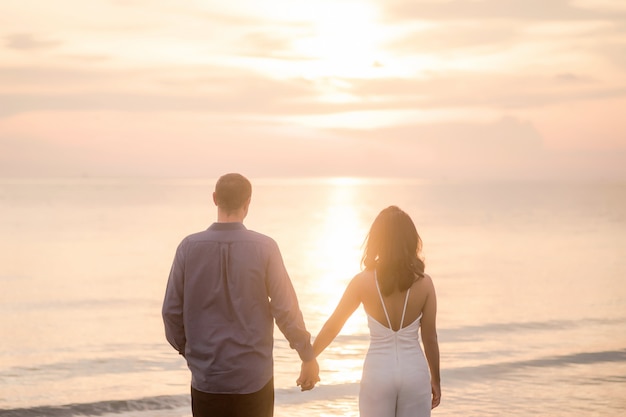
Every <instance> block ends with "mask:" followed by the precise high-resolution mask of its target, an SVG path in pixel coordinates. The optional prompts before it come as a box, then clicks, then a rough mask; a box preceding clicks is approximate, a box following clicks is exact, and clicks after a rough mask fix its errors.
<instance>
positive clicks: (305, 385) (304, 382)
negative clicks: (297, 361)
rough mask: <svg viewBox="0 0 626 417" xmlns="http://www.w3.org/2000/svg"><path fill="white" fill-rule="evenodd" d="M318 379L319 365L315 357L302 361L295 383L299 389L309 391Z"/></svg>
mask: <svg viewBox="0 0 626 417" xmlns="http://www.w3.org/2000/svg"><path fill="white" fill-rule="evenodd" d="M319 381H320V367H319V365H318V364H317V360H316V359H312V360H310V361H306V362H304V361H303V362H302V366H301V367H300V377H299V378H298V380H297V381H296V384H298V386H299V387H300V390H301V391H309V390H312V389H313V388H314V387H315V384H316V383H318V382H319Z"/></svg>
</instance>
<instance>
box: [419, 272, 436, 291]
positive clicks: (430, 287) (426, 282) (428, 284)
mask: <svg viewBox="0 0 626 417" xmlns="http://www.w3.org/2000/svg"><path fill="white" fill-rule="evenodd" d="M417 283H418V284H419V285H420V286H421V287H422V288H423V289H425V290H426V291H428V292H434V291H435V284H434V283H433V279H432V278H431V276H430V275H428V274H424V276H423V277H422V278H421V279H419V280H418V281H417Z"/></svg>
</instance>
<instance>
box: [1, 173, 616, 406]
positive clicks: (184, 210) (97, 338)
mask: <svg viewBox="0 0 626 417" xmlns="http://www.w3.org/2000/svg"><path fill="white" fill-rule="evenodd" d="M251 180H252V182H253V196H252V204H251V208H250V213H249V215H248V218H247V219H246V222H245V224H246V226H247V227H248V228H249V229H253V230H256V231H258V232H261V233H265V234H268V235H270V236H272V237H273V238H274V239H275V240H276V241H277V243H278V245H279V247H280V248H281V251H282V254H283V258H284V261H285V264H286V266H287V269H288V271H289V273H290V276H291V278H292V281H293V283H294V287H295V288H296V291H297V293H298V295H299V299H300V305H301V308H302V311H303V313H304V317H305V321H306V323H307V327H308V329H309V330H310V331H311V333H312V334H313V335H315V334H317V332H318V331H319V330H320V328H321V326H322V325H323V323H324V321H325V320H326V318H327V317H328V315H329V314H330V313H331V312H332V310H333V309H334V307H335V305H336V303H337V301H338V300H339V298H340V297H341V295H342V292H343V289H344V288H345V286H346V284H347V283H348V281H349V280H350V279H351V278H352V277H353V276H354V275H355V274H356V273H358V272H359V271H360V258H361V251H362V244H363V242H364V239H365V236H366V234H367V231H368V229H369V226H370V225H371V222H372V221H373V219H374V217H375V216H376V215H377V214H378V212H379V211H380V210H382V209H383V208H385V207H387V206H389V205H397V206H399V207H400V208H402V209H403V210H405V211H406V212H407V213H409V214H410V215H411V217H412V218H413V220H414V222H415V224H416V226H417V229H418V231H419V233H420V235H421V237H422V240H423V242H424V249H423V255H424V257H425V260H426V272H427V273H429V274H430V275H431V276H432V278H433V281H434V283H435V288H436V291H437V295H438V304H439V311H438V330H439V342H440V350H441V369H442V402H441V405H440V406H439V407H438V408H437V409H435V411H434V412H433V416H440V417H444V416H446V417H447V416H503V415H506V416H527V415H539V416H577V417H578V416H603V417H612V416H615V417H617V416H624V415H626V256H625V255H626V243H624V241H625V236H626V182H610V181H594V182H591V181H590V182H504V181H502V182H497V181H494V182H453V181H435V182H431V181H421V180H408V179H367V178H306V179H293V178H291V179H255V178H251ZM214 181H215V180H214V179H156V178H153V179H150V178H142V179H138V178H111V179H98V178H77V179H3V180H0V288H1V290H0V336H1V342H0V416H2V417H8V416H33V417H34V416H78V415H100V416H107V417H113V416H118V417H130V416H135V417H140V416H141V417H144V416H145V417H152V416H155V417H187V416H190V415H191V411H190V406H189V371H188V370H187V368H186V366H185V363H184V361H183V360H182V358H181V357H179V355H178V354H177V353H176V352H175V351H174V350H173V349H172V348H171V347H170V346H169V345H168V343H167V342H166V340H165V337H164V334H163V326H162V321H161V315H160V309H161V302H162V299H163V294H164V290H165V284H166V280H167V277H168V273H169V269H170V266H171V261H172V259H173V256H174V251H175V249H176V247H177V245H178V243H179V242H180V240H181V239H182V238H184V237H185V236H186V235H188V234H190V233H193V232H196V231H199V230H203V229H205V228H207V227H208V226H209V225H210V224H211V223H212V222H213V221H214V219H215V208H214V206H213V204H212V200H211V193H212V190H213V185H214ZM275 340H276V342H275V349H274V353H275V355H274V356H275V385H276V412H275V415H276V416H277V417H288V416H293V415H298V416H300V417H312V416H358V406H357V404H358V402H357V395H358V384H359V379H360V372H361V366H362V362H363V358H364V356H365V352H366V350H367V346H368V330H367V322H366V319H365V315H364V313H363V311H362V309H359V310H357V311H356V312H355V314H354V315H353V317H352V318H351V319H350V320H349V321H348V323H347V324H346V326H345V327H344V329H343V331H342V332H341V334H340V335H339V336H338V337H337V339H336V340H335V341H334V342H333V344H331V345H330V347H329V348H328V349H327V350H326V351H325V352H324V353H323V354H322V355H321V356H320V358H319V362H320V367H321V375H320V376H321V379H322V381H321V383H320V384H319V385H318V387H316V388H315V389H314V390H313V391H310V392H304V393H302V392H300V391H299V389H298V388H297V387H296V386H295V380H296V378H297V376H298V373H299V361H298V357H297V354H296V353H295V351H292V350H290V349H289V347H288V344H287V342H286V341H285V340H284V338H283V337H282V334H280V332H279V331H278V330H276V332H275Z"/></svg>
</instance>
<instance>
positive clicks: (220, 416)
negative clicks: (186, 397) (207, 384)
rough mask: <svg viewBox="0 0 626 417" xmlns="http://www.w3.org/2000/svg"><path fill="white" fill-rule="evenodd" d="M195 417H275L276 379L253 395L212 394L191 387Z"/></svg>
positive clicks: (192, 410)
mask: <svg viewBox="0 0 626 417" xmlns="http://www.w3.org/2000/svg"><path fill="white" fill-rule="evenodd" d="M191 412H192V413H193V417H273V415H274V378H272V379H270V382H268V383H267V384H265V386H264V387H263V388H261V389H260V390H259V391H257V392H253V393H251V394H210V393H207V392H202V391H198V390H197V389H195V388H194V387H191Z"/></svg>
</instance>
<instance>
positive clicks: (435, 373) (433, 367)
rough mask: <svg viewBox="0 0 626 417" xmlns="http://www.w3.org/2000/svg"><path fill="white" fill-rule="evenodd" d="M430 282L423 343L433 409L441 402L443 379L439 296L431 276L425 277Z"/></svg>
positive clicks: (423, 327) (425, 309) (423, 321)
mask: <svg viewBox="0 0 626 417" xmlns="http://www.w3.org/2000/svg"><path fill="white" fill-rule="evenodd" d="M424 279H427V280H428V281H427V282H428V295H427V297H426V304H424V311H423V315H422V323H421V326H422V342H423V343H424V353H425V355H426V360H427V361H428V368H429V369H430V384H431V389H432V393H433V400H432V408H435V407H437V406H438V405H439V402H440V401H441V377H440V375H439V342H438V340H437V295H436V294H435V287H434V285H433V282H432V280H431V278H430V277H429V276H426V277H424Z"/></svg>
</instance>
